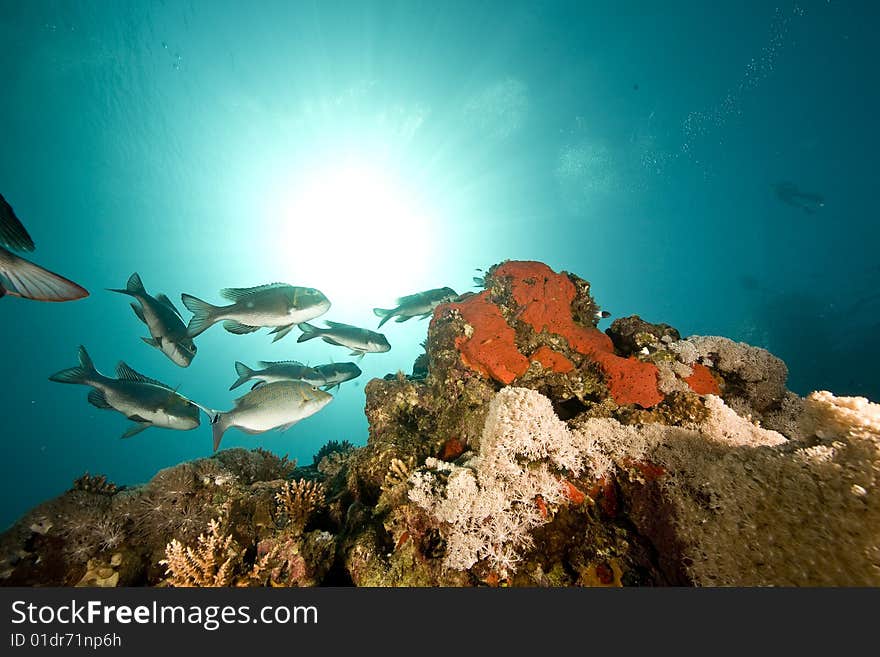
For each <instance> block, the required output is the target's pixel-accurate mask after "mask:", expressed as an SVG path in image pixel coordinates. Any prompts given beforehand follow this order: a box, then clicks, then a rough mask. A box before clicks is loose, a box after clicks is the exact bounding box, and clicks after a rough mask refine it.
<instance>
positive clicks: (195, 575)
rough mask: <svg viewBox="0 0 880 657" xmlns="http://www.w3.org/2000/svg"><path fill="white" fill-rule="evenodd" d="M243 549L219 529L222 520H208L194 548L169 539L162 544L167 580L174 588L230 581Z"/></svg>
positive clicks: (216, 584) (204, 585) (163, 563)
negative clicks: (165, 544) (205, 529)
mask: <svg viewBox="0 0 880 657" xmlns="http://www.w3.org/2000/svg"><path fill="white" fill-rule="evenodd" d="M241 560H242V551H241V549H240V548H239V546H238V544H237V543H236V542H235V540H234V539H233V538H232V535H231V534H225V533H223V532H222V530H221V519H220V518H216V519H213V520H211V522H209V523H208V532H207V533H203V534H199V537H198V539H197V543H196V545H195V547H190V546H186V545H183V544H182V543H181V542H180V541H178V540H177V539H172V540H171V542H170V543H169V544H168V545H167V546H166V547H165V558H164V559H163V560H162V561H160V562H159V563H160V564H161V565H163V566H166V568H167V571H166V574H167V575H168V583H169V584H170V585H171V586H177V587H212V586H230V585H231V584H233V581H234V577H235V571H236V569H237V568H238V567H239V566H240V564H241Z"/></svg>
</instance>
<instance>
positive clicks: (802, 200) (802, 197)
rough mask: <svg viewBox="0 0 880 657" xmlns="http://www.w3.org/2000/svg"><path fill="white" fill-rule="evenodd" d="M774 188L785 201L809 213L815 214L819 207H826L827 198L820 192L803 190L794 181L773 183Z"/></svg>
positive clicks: (780, 198)
mask: <svg viewBox="0 0 880 657" xmlns="http://www.w3.org/2000/svg"><path fill="white" fill-rule="evenodd" d="M773 190H774V191H775V192H776V196H778V197H779V200H781V201H782V202H783V203H787V204H788V205H790V206H792V207H795V208H798V209H800V210H803V211H804V212H806V213H807V214H815V213H816V211H817V210H818V209H819V208H824V207H825V199H824V198H823V197H822V196H821V195H820V194H815V193H813V192H805V191H802V190H801V189H799V188H798V186H797V185H795V184H794V183H792V182H788V181H783V182H778V183H776V184H775V185H773Z"/></svg>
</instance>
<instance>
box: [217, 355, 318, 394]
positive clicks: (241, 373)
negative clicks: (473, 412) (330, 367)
mask: <svg viewBox="0 0 880 657" xmlns="http://www.w3.org/2000/svg"><path fill="white" fill-rule="evenodd" d="M260 366H261V367H262V368H263V369H261V370H255V369H252V368H250V367H248V366H247V365H245V364H244V363H241V362H238V361H236V363H235V372H236V373H237V374H238V379H237V380H236V381H235V383H233V384H232V385H231V386H229V389H230V390H235V388H237V387H238V386H240V385H241V384H242V383H244V382H245V381H249V380H251V379H257V382H256V383H255V384H254V388H257V387H259V386H261V385H263V384H264V383H273V382H274V381H305V382H306V383H308V384H309V385H313V386H323V385H325V384H326V383H327V380H326V378H325V377H323V376H322V375H321V374H320V373H319V372H318V371H317V370H316V369H315V368H313V367H307V366H306V365H303V364H302V363H300V362H298V361H295V360H284V361H277V362H271V361H265V360H261V361H260Z"/></svg>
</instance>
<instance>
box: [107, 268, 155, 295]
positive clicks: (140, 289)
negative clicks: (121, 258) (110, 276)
mask: <svg viewBox="0 0 880 657" xmlns="http://www.w3.org/2000/svg"><path fill="white" fill-rule="evenodd" d="M107 290H108V291H109V292H119V293H120V294H127V295H129V296H132V297H136V296H140V295H142V294H146V292H147V290H146V289H145V288H144V284H143V282H142V281H141V277H140V275H139V274H138V273H137V272H134V273H133V274H132V275H131V276H129V277H128V282H127V283H126V284H125V289H124V290H120V289H118V288H112V287H108V288H107Z"/></svg>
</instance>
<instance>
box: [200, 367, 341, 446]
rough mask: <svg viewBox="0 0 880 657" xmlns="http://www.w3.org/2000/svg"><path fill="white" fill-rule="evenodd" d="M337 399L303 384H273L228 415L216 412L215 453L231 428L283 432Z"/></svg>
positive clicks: (238, 401)
mask: <svg viewBox="0 0 880 657" xmlns="http://www.w3.org/2000/svg"><path fill="white" fill-rule="evenodd" d="M332 400H333V395H329V394H327V393H326V392H324V391H322V390H318V389H317V388H316V387H315V386H311V385H309V384H308V383H304V382H303V381H273V382H272V383H267V384H266V385H262V386H260V387H258V388H255V389H254V390H251V391H250V392H249V393H247V394H246V395H244V396H243V397H239V398H238V399H236V400H235V402H234V404H235V406H234V408H233V409H232V410H231V411H227V412H220V411H217V412H214V414H213V416H212V418H211V425H212V427H211V428H212V431H213V433H214V451H215V452H216V451H217V448H218V447H219V446H220V441H221V440H222V439H223V434H224V433H226V430H227V429H229V428H230V427H236V428H237V429H241V430H242V431H244V432H245V433H250V434H257V433H263V432H264V431H270V430H272V429H281V430H282V431H283V430H285V429H288V428H289V427H291V426H293V425H294V424H296V423H297V422H299V421H300V420H302V419H304V418H307V417H309V416H310V415H314V414H315V413H317V412H318V411H320V410H321V409H322V408H324V407H325V406H326V405H327V404H329V403H330V402H331V401H332Z"/></svg>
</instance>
